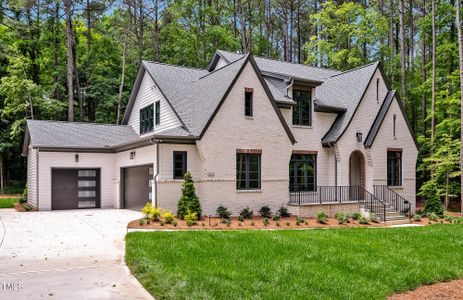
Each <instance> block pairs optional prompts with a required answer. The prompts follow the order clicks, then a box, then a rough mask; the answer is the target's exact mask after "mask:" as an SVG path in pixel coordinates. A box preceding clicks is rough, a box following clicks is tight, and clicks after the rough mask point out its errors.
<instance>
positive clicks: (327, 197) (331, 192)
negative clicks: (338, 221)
mask: <svg viewBox="0 0 463 300" xmlns="http://www.w3.org/2000/svg"><path fill="white" fill-rule="evenodd" d="M289 190H290V192H289V204H295V205H305V204H334V203H346V202H357V203H359V204H361V205H362V206H364V207H365V208H366V209H367V210H369V211H370V212H373V213H375V214H376V215H378V217H379V218H380V219H381V220H382V221H384V220H386V203H384V202H383V201H381V200H380V199H378V197H376V196H375V195H373V194H372V193H370V192H369V191H367V190H366V189H365V188H363V187H361V186H349V185H346V186H317V187H316V188H313V187H307V186H290V189H289Z"/></svg>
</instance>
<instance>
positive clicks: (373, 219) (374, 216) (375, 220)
mask: <svg viewBox="0 0 463 300" xmlns="http://www.w3.org/2000/svg"><path fill="white" fill-rule="evenodd" d="M370 221H371V222H373V223H379V218H378V215H377V214H375V213H370Z"/></svg>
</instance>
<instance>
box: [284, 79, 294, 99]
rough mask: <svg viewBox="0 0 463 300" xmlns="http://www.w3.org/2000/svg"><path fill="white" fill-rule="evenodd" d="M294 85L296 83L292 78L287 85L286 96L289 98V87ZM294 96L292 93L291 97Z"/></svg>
mask: <svg viewBox="0 0 463 300" xmlns="http://www.w3.org/2000/svg"><path fill="white" fill-rule="evenodd" d="M293 85H294V79H293V78H291V81H290V82H289V85H288V86H287V87H286V97H288V98H289V95H288V92H289V89H291V88H292V87H293ZM292 96H293V95H292V94H291V98H293V97H292Z"/></svg>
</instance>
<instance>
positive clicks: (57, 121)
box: [27, 119, 129, 127]
mask: <svg viewBox="0 0 463 300" xmlns="http://www.w3.org/2000/svg"><path fill="white" fill-rule="evenodd" d="M30 121H32V122H47V123H62V124H85V125H100V126H117V127H129V125H121V124H110V123H96V122H80V121H77V122H76V121H72V122H71V121H62V120H36V119H27V122H30Z"/></svg>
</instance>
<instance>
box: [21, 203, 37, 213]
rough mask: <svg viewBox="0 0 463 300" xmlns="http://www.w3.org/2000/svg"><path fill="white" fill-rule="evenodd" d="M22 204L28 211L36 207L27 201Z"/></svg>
mask: <svg viewBox="0 0 463 300" xmlns="http://www.w3.org/2000/svg"><path fill="white" fill-rule="evenodd" d="M21 206H22V207H23V208H24V209H25V210H26V211H31V210H33V209H34V207H33V206H32V205H30V204H27V203H23V204H21Z"/></svg>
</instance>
